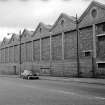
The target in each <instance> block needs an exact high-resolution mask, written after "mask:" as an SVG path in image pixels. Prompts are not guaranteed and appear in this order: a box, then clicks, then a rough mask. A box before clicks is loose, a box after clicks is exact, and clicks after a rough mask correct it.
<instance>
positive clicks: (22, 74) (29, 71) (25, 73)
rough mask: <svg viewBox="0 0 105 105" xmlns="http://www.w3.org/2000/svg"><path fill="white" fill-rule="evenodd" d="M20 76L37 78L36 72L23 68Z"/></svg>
mask: <svg viewBox="0 0 105 105" xmlns="http://www.w3.org/2000/svg"><path fill="white" fill-rule="evenodd" d="M21 78H23V79H39V77H38V75H37V74H36V73H33V72H32V71H31V70H24V72H23V73H21Z"/></svg>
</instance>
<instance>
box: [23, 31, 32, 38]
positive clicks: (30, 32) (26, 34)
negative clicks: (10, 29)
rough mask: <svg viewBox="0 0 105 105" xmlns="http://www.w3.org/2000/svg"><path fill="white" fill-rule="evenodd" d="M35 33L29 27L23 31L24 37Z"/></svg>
mask: <svg viewBox="0 0 105 105" xmlns="http://www.w3.org/2000/svg"><path fill="white" fill-rule="evenodd" d="M32 35H33V31H29V30H27V29H24V30H23V32H22V37H27V36H28V37H31V36H32Z"/></svg>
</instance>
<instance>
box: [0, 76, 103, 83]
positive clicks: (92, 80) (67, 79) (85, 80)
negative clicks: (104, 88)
mask: <svg viewBox="0 0 105 105" xmlns="http://www.w3.org/2000/svg"><path fill="white" fill-rule="evenodd" d="M0 77H8V78H20V77H19V75H0ZM39 79H40V80H50V81H63V82H79V83H87V84H98V85H105V79H98V78H70V77H53V76H39Z"/></svg>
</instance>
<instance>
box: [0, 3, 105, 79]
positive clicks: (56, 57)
mask: <svg viewBox="0 0 105 105" xmlns="http://www.w3.org/2000/svg"><path fill="white" fill-rule="evenodd" d="M20 35H21V36H20ZM20 35H16V34H13V35H12V36H11V38H10V39H7V38H4V39H3V41H2V42H1V46H0V74H19V72H20V71H21V72H22V71H23V70H24V69H28V70H32V71H34V72H38V73H40V75H51V76H67V77H71V76H72V77H75V76H80V77H93V76H100V75H105V5H104V4H101V3H99V2H96V1H93V2H91V4H90V5H89V6H88V8H87V9H86V10H85V11H84V13H83V14H82V15H81V16H80V17H79V18H77V17H73V16H68V15H66V14H64V13H62V14H61V15H60V16H59V18H58V19H57V20H56V21H55V23H54V24H53V25H52V26H51V25H45V24H44V23H39V25H38V26H37V28H36V29H35V31H28V30H27V29H24V31H23V32H22V33H20Z"/></svg>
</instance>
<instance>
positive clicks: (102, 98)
mask: <svg viewBox="0 0 105 105" xmlns="http://www.w3.org/2000/svg"><path fill="white" fill-rule="evenodd" d="M95 98H97V99H101V100H105V98H104V97H95Z"/></svg>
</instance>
